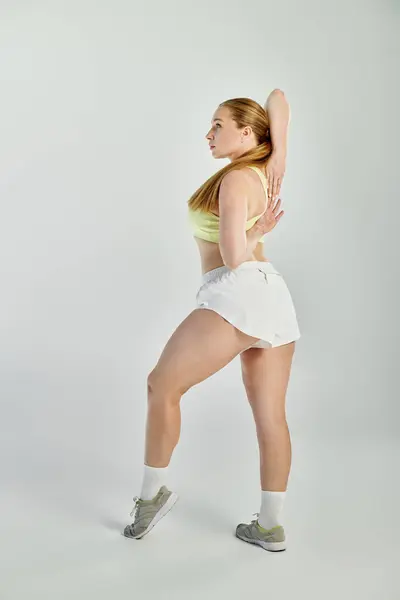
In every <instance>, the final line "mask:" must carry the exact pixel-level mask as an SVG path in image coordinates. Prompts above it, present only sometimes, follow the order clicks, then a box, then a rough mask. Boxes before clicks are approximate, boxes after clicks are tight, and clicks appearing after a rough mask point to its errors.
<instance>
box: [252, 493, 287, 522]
mask: <svg viewBox="0 0 400 600" xmlns="http://www.w3.org/2000/svg"><path fill="white" fill-rule="evenodd" d="M285 496H286V492H269V491H267V490H261V508H260V514H259V517H258V522H259V524H260V525H261V527H264V529H271V528H272V527H276V525H281V523H280V522H279V518H280V513H281V510H282V507H283V501H284V499H285Z"/></svg>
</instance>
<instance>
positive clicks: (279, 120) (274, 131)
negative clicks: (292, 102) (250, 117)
mask: <svg viewBox="0 0 400 600" xmlns="http://www.w3.org/2000/svg"><path fill="white" fill-rule="evenodd" d="M264 108H265V110H266V112H267V113H268V117H269V122H270V133H271V142H272V153H271V156H270V158H269V160H268V165H267V179H268V195H269V197H270V198H273V199H275V198H276V197H277V196H278V195H279V193H280V189H281V185H282V180H283V177H284V175H285V169H286V153H287V133H288V127H289V122H290V107H289V103H288V101H287V100H286V97H285V94H284V93H283V92H282V90H279V89H275V90H273V91H272V92H271V93H270V95H269V96H268V98H267V100H266V102H265V105H264Z"/></svg>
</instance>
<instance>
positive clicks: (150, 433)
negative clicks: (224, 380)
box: [145, 308, 258, 467]
mask: <svg viewBox="0 0 400 600" xmlns="http://www.w3.org/2000/svg"><path fill="white" fill-rule="evenodd" d="M257 339H258V338H254V337H251V336H249V335H246V334H245V333H243V332H241V331H239V330H238V329H237V328H236V327H234V326H233V325H231V324H230V323H228V321H226V320H225V319H224V318H223V317H221V316H220V315H219V314H218V313H216V312H214V311H213V310H209V309H203V308H202V309H195V310H194V311H193V312H192V313H190V315H188V316H187V317H186V319H185V320H184V321H183V322H182V323H181V324H180V325H179V326H178V328H177V329H176V330H175V331H174V333H173V334H172V336H171V337H170V339H169V340H168V342H167V344H166V346H165V348H164V350H163V351H162V353H161V355H160V358H159V360H158V362H157V364H156V366H155V367H154V369H153V370H152V371H151V373H150V374H149V376H148V380H147V387H148V413H147V425H146V446H145V463H146V464H147V465H150V466H153V467H165V466H167V465H168V464H169V462H170V459H171V455H172V452H173V450H174V448H175V446H176V444H177V443H178V440H179V436H180V428H181V413H180V399H181V397H182V395H183V394H184V393H185V392H186V391H188V390H189V389H190V388H191V387H193V386H194V385H196V384H198V383H200V382H201V381H204V380H205V379H207V378H208V377H210V376H211V375H213V374H214V373H216V372H217V371H219V370H220V369H222V368H223V367H225V366H226V365H227V364H228V363H229V362H230V361H231V360H232V359H233V358H235V356H237V355H238V354H240V353H241V352H242V351H243V350H245V349H246V348H248V347H249V346H250V345H251V344H252V343H254V342H256V341H257Z"/></svg>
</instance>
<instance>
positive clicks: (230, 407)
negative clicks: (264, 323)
mask: <svg viewBox="0 0 400 600" xmlns="http://www.w3.org/2000/svg"><path fill="white" fill-rule="evenodd" d="M277 4H279V8H278V6H277ZM398 40H399V4H398V3H397V2H394V1H391V2H389V1H380V2H368V1H367V2H361V1H353V2H350V3H345V2H343V1H340V2H336V3H334V4H332V3H330V2H329V3H328V2H317V1H315V2H310V1H306V2H302V3H297V2H295V1H294V0H292V1H291V2H283V3H282V2H280V3H272V2H265V1H263V2H261V1H249V2H245V3H244V2H240V3H239V2H228V1H227V0H225V1H218V0H213V1H212V2H211V1H204V0H203V2H202V3H201V4H200V3H196V4H195V3H192V2H183V0H179V1H175V2H165V3H162V2H161V1H160V0H158V1H157V2H155V3H154V2H152V3H149V4H145V3H140V4H139V3H135V2H128V1H122V0H113V2H105V1H100V2H95V1H89V0H80V1H79V2H78V1H77V0H70V1H69V2H57V1H55V2H45V1H35V2H23V1H19V2H18V1H15V2H12V3H11V2H7V1H3V2H2V3H1V5H0V69H1V71H0V73H1V88H0V94H1V110H0V120H1V123H0V131H1V135H0V186H1V187H0V194H1V219H0V269H1V272H0V276H1V294H0V324H1V331H0V378H1V381H0V394H1V420H0V433H1V447H0V450H1V452H0V461H1V463H0V465H1V491H0V498H1V505H2V510H1V531H0V545H1V548H0V551H1V554H2V556H3V558H2V566H1V569H2V571H3V573H2V576H1V583H0V587H1V592H2V595H1V597H2V598H4V599H7V600H9V599H16V598H18V599H19V598H21V599H22V598H26V597H27V594H29V597H30V598H31V599H33V598H40V599H42V598H49V597H57V600H64V599H67V598H68V599H69V598H72V597H75V598H77V597H78V598H85V599H87V598H92V597H93V598H94V597H96V598H98V599H100V598H107V599H109V598H110V597H111V595H113V597H115V598H122V597H126V596H127V595H128V594H129V596H132V595H136V594H138V595H139V594H141V597H143V598H146V599H147V598H157V599H164V598H167V599H170V598H171V599H173V600H180V599H181V598H182V599H183V598H184V599H188V598H190V599H197V598H202V599H203V598H207V599H214V598H215V599H217V598H218V600H220V599H223V598H228V597H229V598H230V599H231V600H232V599H236V598H238V599H239V598H240V599H242V598H243V596H244V594H246V593H251V592H254V593H256V594H258V595H264V593H265V594H267V593H268V594H269V595H271V597H272V595H275V594H279V597H280V598H285V599H286V598H291V599H292V598H294V597H296V598H308V599H318V600H319V599H321V598H324V600H331V599H333V598H337V597H339V596H340V597H341V598H345V599H350V598H351V599H352V600H354V599H358V598H360V599H361V598H363V600H365V599H371V600H372V599H375V598H378V597H379V598H381V597H384V598H385V600H392V599H395V598H398V597H399V594H400V588H399V582H398V577H395V573H394V567H395V564H396V562H398V559H399V558H400V556H399V545H398V541H397V534H396V528H397V531H398V527H399V516H398V502H399V499H400V498H399V485H398V480H397V478H396V475H395V472H396V471H395V469H396V466H397V468H398V462H399V442H398V433H399V424H398V417H399V402H398V401H399V397H398V393H397V386H396V383H395V377H396V372H395V369H396V363H397V358H398V350H397V346H398V336H399V325H398V313H397V310H396V308H397V306H398V303H399V294H398V290H399V268H398V255H399V250H398V243H397V238H398V220H399V217H400V214H399V210H398V183H399V182H398V164H397V163H398V158H399V151H398V140H399V127H398V125H399V123H398V117H397V112H396V110H397V107H398V103H399V94H398V91H399V90H398V74H397V73H398V68H399V65H398V56H399V42H398ZM276 87H278V88H281V89H282V90H284V92H285V93H286V95H287V98H288V100H289V102H290V105H291V113H292V119H291V124H290V132H289V153H288V160H287V172H286V177H285V180H284V184H283V187H282V194H281V196H282V201H283V206H282V208H283V209H284V210H285V216H284V217H283V219H282V221H281V223H280V224H279V226H278V227H277V228H276V229H275V230H274V231H273V232H272V233H271V234H270V235H269V236H268V238H267V240H266V243H265V255H266V256H267V257H268V258H269V259H270V260H271V261H272V262H273V264H274V265H275V266H276V267H277V268H278V269H279V270H280V271H281V272H282V273H283V275H284V277H285V279H286V282H287V284H288V286H289V289H290V290H291V293H292V296H293V299H294V302H295V305H296V310H297V314H298V319H299V325H300V329H301V333H302V338H301V339H300V341H299V342H298V343H297V350H296V354H295V360H294V363H293V369H292V375H291V380H290V385H289V389H288V395H287V416H288V423H289V429H290V431H291V434H292V449H293V461H292V471H291V476H290V479H289V486H288V492H287V496H286V502H285V508H284V512H283V515H284V525H285V529H286V530H287V536H288V550H287V552H284V553H279V554H277V555H273V554H272V553H268V552H264V551H263V550H262V549H261V548H258V547H255V546H251V545H249V544H244V543H243V542H240V541H239V540H237V539H236V538H235V537H234V530H235V527H236V524H237V523H238V522H240V521H243V520H250V518H252V513H253V512H256V511H258V510H259V502H260V491H259V467H258V448H257V442H256V436H255V428H254V424H253V421H252V415H251V411H250V409H249V405H248V404H247V400H246V397H245V392H244V388H243V386H242V382H241V376H240V361H239V359H238V358H237V359H235V360H234V361H233V362H232V363H230V364H229V365H228V366H227V367H226V368H225V369H223V370H222V371H220V372H219V373H217V374H216V375H214V376H213V377H211V378H210V379H208V380H207V381H205V382H203V383H201V384H199V385H198V386H196V387H195V388H192V390H190V391H189V392H188V393H187V394H186V395H185V396H184V398H183V400H182V435H181V440H180V443H179V445H178V447H177V449H176V450H175V453H174V455H173V457H172V461H171V463H170V468H169V476H170V481H169V484H170V487H172V489H174V490H176V491H177V492H178V494H179V495H180V501H179V502H178V504H177V505H176V507H175V509H174V511H172V512H171V514H170V515H169V516H168V518H166V519H165V520H163V521H162V523H160V524H159V526H158V528H157V529H155V530H154V531H153V532H152V534H151V535H149V536H148V537H146V538H145V539H144V540H142V541H141V542H138V541H135V540H128V539H126V538H124V537H121V535H120V533H121V531H122V530H123V527H124V525H125V524H126V523H127V522H130V520H131V519H130V517H129V511H130V510H131V508H132V504H133V503H132V500H131V499H132V496H133V495H136V494H138V493H139V492H140V485H141V480H142V471H143V452H144V426H145V418H146V378H147V374H148V372H149V371H150V370H151V369H152V367H153V366H154V364H155V362H156V361H157V359H158V356H159V354H160V352H161V350H162V348H163V347H164V345H165V343H166V341H167V339H168V338H169V336H170V335H171V333H172V332H173V330H174V329H175V328H176V327H177V325H178V324H179V323H180V322H181V321H182V320H183V319H184V318H185V317H186V315H187V314H188V313H189V312H190V311H191V310H192V309H193V308H194V300H195V294H196V291H197V287H198V285H199V282H200V262H199V257H198V251H197V248H196V245H195V242H194V241H193V240H192V237H191V232H190V230H189V227H188V223H187V212H186V211H187V204H186V201H187V200H188V198H189V197H190V195H191V194H192V193H193V191H194V190H195V189H197V187H198V186H199V185H200V184H201V183H202V182H203V181H204V180H205V179H206V178H208V177H209V176H210V175H211V174H212V173H213V172H215V171H216V170H217V169H219V168H221V167H222V166H223V165H224V164H226V161H225V160H223V161H215V160H214V159H213V158H212V157H211V155H210V153H209V150H208V147H207V143H206V140H205V139H204V136H205V134H206V133H207V131H208V129H209V124H210V120H211V118H212V114H213V112H214V110H215V109H216V107H217V105H218V103H219V102H221V101H223V100H225V99H227V98H232V97H235V96H248V97H251V98H253V99H255V100H257V101H258V102H260V103H261V104H263V103H264V102H265V100H266V98H267V96H268V94H269V93H270V92H271V91H272V89H274V88H276Z"/></svg>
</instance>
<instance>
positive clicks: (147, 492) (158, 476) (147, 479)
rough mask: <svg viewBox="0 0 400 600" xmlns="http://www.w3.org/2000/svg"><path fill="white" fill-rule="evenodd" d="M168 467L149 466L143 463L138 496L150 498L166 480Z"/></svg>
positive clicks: (144, 498) (145, 498)
mask: <svg viewBox="0 0 400 600" xmlns="http://www.w3.org/2000/svg"><path fill="white" fill-rule="evenodd" d="M167 470H168V467H150V466H149V465H144V474H143V483H142V491H141V492H140V498H141V499H142V500H151V499H152V498H154V496H155V495H156V494H157V493H158V490H159V489H160V487H161V486H162V485H164V484H165V482H166V477H167Z"/></svg>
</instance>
